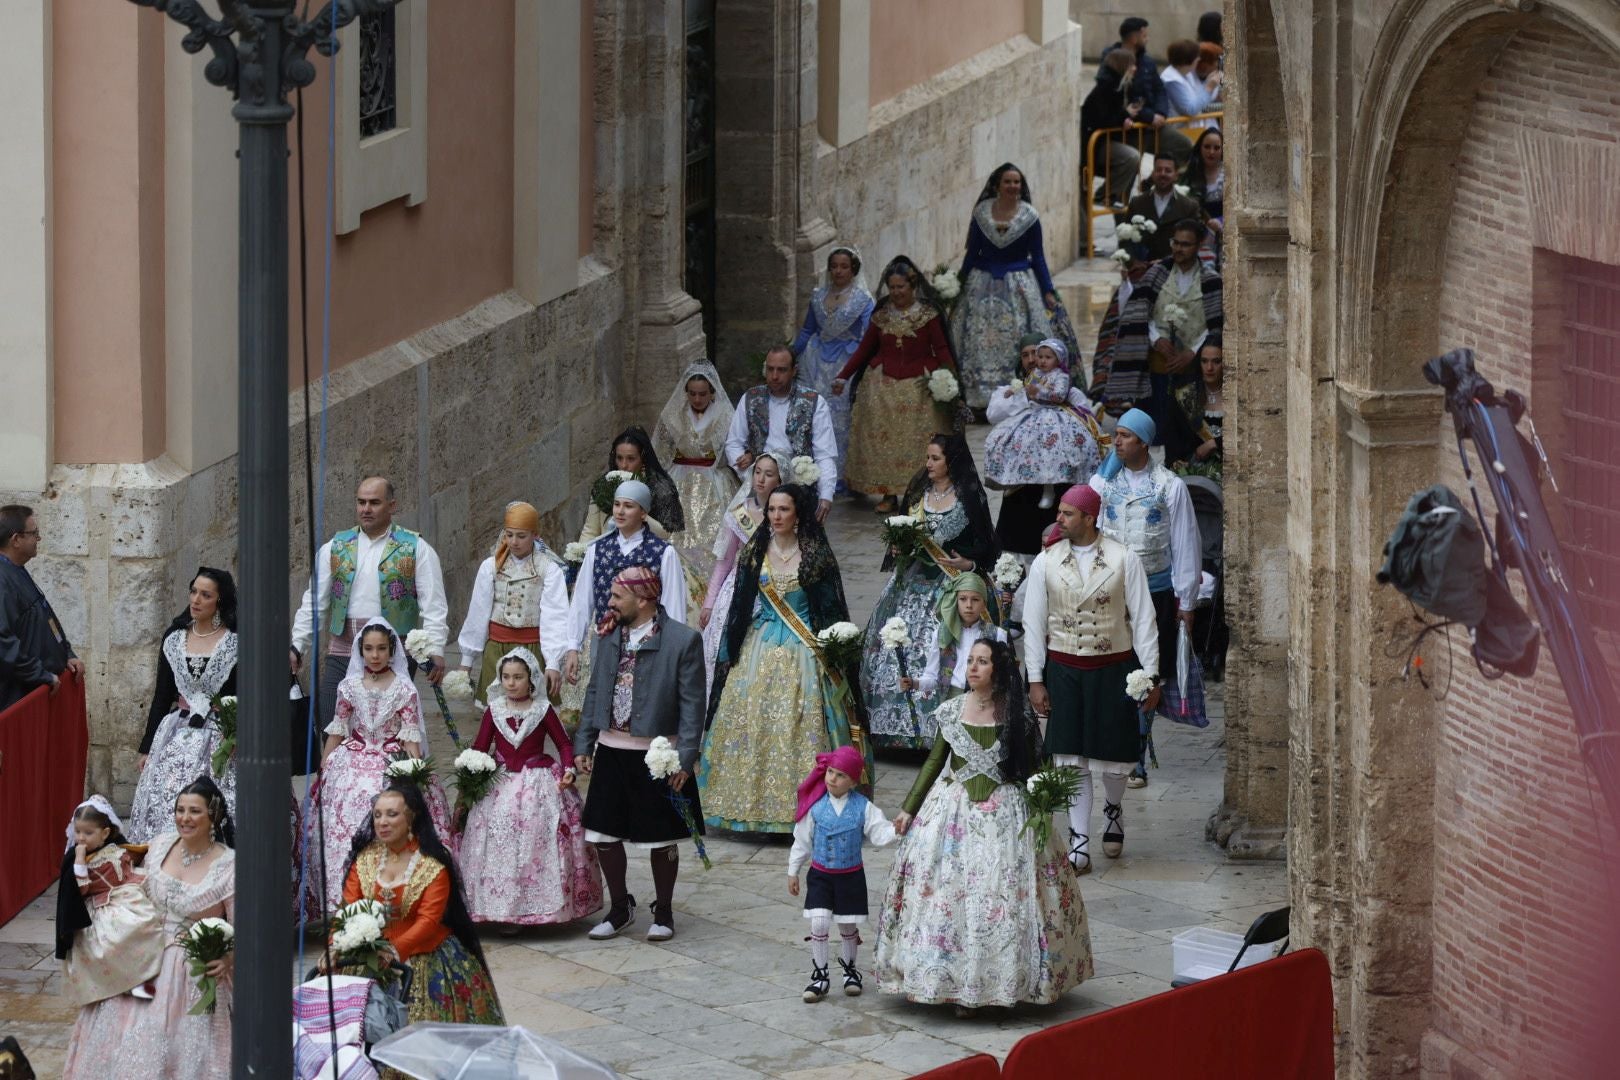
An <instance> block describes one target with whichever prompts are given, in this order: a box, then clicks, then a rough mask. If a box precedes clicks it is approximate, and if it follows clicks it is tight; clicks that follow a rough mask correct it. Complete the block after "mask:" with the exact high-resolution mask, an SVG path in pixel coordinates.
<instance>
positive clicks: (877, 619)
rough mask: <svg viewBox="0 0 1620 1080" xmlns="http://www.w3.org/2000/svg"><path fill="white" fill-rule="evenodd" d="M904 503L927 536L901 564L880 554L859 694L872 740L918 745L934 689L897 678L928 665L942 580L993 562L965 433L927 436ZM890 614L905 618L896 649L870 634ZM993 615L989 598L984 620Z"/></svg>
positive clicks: (984, 503)
mask: <svg viewBox="0 0 1620 1080" xmlns="http://www.w3.org/2000/svg"><path fill="white" fill-rule="evenodd" d="M904 509H905V510H906V512H907V513H909V514H910V516H912V517H914V518H916V519H917V520H918V521H921V522H923V523H924V524H925V525H926V526H927V529H928V534H929V537H930V539H929V540H928V541H927V543H926V544H924V550H923V551H922V552H921V553H919V554H918V556H917V557H916V558H915V559H911V560H909V561H907V562H905V563H904V564H903V565H897V564H896V560H895V558H894V555H893V554H892V553H891V554H890V555H889V556H888V557H887V558H886V559H885V560H884V563H883V568H884V569H885V570H887V569H890V568H891V567H892V568H893V570H894V573H893V574H892V575H891V576H890V578H889V583H888V584H887V585H885V586H884V587H883V594H882V595H881V596H879V597H878V602H877V606H876V607H875V608H873V609H872V617H871V619H870V620H869V621H868V622H867V624H866V646H865V650H866V651H865V655H864V656H863V657H862V658H861V695H862V697H863V698H864V700H865V701H866V708H867V717H868V719H867V723H868V726H869V727H870V729H871V735H872V742H873V744H874V745H876V746H883V747H905V748H910V749H926V748H927V747H928V746H930V745H931V744H932V743H933V741H934V725H933V719H932V713H933V708H934V705H935V704H936V703H937V702H936V695H935V694H921V693H918V692H915V691H913V692H907V691H905V690H903V689H901V686H900V680H901V678H902V677H905V678H910V679H917V678H918V677H919V676H921V675H922V673H923V670H924V669H925V668H926V667H927V666H928V651H929V648H930V646H931V644H932V642H933V639H934V632H935V630H936V629H937V628H938V626H939V598H940V594H941V593H942V592H943V591H944V589H945V584H946V582H947V581H948V580H949V579H951V578H953V577H955V576H956V575H958V574H961V573H965V572H968V571H974V572H977V573H978V574H980V575H981V576H982V575H984V574H988V573H989V572H990V571H991V569H992V568H993V567H994V566H995V564H996V554H997V552H996V546H995V540H994V536H993V530H992V528H991V524H990V502H989V500H988V499H986V498H985V494H984V486H983V485H982V484H981V483H980V482H979V473H978V470H977V469H976V468H974V465H973V453H972V451H970V450H969V449H968V445H967V440H966V439H965V438H963V437H962V436H960V435H935V436H934V437H933V438H931V439H929V440H928V442H927V444H926V453H925V456H924V459H923V467H922V468H921V469H919V470H918V471H917V475H916V476H915V477H914V478H913V479H912V481H911V484H910V486H909V487H908V488H907V489H906V497H905V502H904ZM895 617H899V618H900V619H903V620H904V621H905V624H906V630H907V632H908V634H909V635H910V639H911V643H910V644H909V645H906V646H903V647H902V649H901V650H899V651H898V652H897V651H896V650H894V649H891V648H889V647H888V646H886V645H885V644H884V643H883V639H882V635H880V634H879V632H878V631H879V630H880V629H881V628H882V626H883V624H884V623H886V622H888V621H889V620H890V619H892V618H895ZM1000 617H1001V616H1000V612H999V610H998V609H997V608H996V607H995V606H994V600H993V599H992V600H991V609H990V620H991V621H992V622H995V621H997V620H999V619H1000ZM902 653H903V654H904V660H903V664H904V671H903V672H902V670H901V667H902V658H901V654H902Z"/></svg>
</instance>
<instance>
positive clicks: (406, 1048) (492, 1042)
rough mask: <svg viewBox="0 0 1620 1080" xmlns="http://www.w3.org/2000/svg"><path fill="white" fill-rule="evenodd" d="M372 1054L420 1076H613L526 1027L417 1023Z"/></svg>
mask: <svg viewBox="0 0 1620 1080" xmlns="http://www.w3.org/2000/svg"><path fill="white" fill-rule="evenodd" d="M371 1060H372V1061H374V1062H376V1063H377V1064H379V1065H387V1066H390V1067H391V1068H395V1069H398V1070H399V1071H400V1072H402V1073H405V1074H406V1075H407V1076H414V1077H417V1078H418V1080H613V1078H615V1077H617V1076H618V1075H619V1074H618V1073H616V1072H614V1071H613V1070H612V1069H610V1068H608V1067H607V1066H606V1065H603V1064H602V1063H601V1062H600V1061H597V1060H595V1059H593V1058H588V1057H586V1056H585V1055H584V1054H580V1053H576V1052H575V1051H573V1050H570V1049H568V1047H566V1046H564V1045H562V1044H561V1043H559V1042H554V1041H552V1040H551V1039H548V1038H546V1037H545V1036H543V1035H536V1034H534V1033H533V1032H530V1031H527V1030H525V1029H523V1028H520V1027H491V1026H489V1025H487V1024H412V1025H411V1026H410V1027H407V1028H402V1029H401V1030H399V1031H396V1032H394V1034H392V1035H390V1036H388V1038H386V1039H384V1040H382V1042H379V1043H378V1044H377V1045H375V1046H373V1047H372V1048H371Z"/></svg>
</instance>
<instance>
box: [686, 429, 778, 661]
mask: <svg viewBox="0 0 1620 1080" xmlns="http://www.w3.org/2000/svg"><path fill="white" fill-rule="evenodd" d="M784 465H785V463H784V462H781V461H778V460H776V458H775V456H774V455H772V454H770V453H768V452H766V453H761V454H760V455H759V457H757V458H755V459H754V464H753V467H752V468H751V469H750V470H749V474H748V477H749V479H748V485H747V486H746V487H744V488H742V489H741V490H739V491H738V492H737V494H736V496H735V497H734V498H733V499H732V500H731V505H730V506H729V507H727V508H726V516H725V519H724V520H723V521H722V522H721V526H720V535H719V536H718V537H716V538H715V541H714V554H715V564H714V573H712V574H710V575H709V588H708V591H707V592H706V593H705V594H704V596H703V608H702V610H701V611H699V612H698V628H699V629H700V630H702V631H703V664H704V666H705V667H706V668H707V669H708V687H709V689H710V691H712V690H713V689H714V664H715V660H716V659H717V658H718V657H719V655H720V644H721V642H723V641H725V639H726V616H727V615H729V614H730V613H731V597H732V595H733V593H735V591H736V585H737V554H738V553H739V552H740V551H742V549H743V545H744V544H746V543H748V540H749V538H750V537H751V536H753V535H754V532H755V531H756V530H757V529H758V528H759V527H760V525H761V524H763V523H764V521H765V501H766V500H767V499H769V498H770V496H771V492H773V491H775V490H776V489H777V488H778V487H780V486H781V484H782V473H783V472H784V468H783V466H784Z"/></svg>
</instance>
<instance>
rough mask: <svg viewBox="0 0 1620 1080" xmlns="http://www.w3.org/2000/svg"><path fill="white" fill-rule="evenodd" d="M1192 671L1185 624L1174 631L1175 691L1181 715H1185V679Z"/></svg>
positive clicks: (1188, 638) (1190, 638)
mask: <svg viewBox="0 0 1620 1080" xmlns="http://www.w3.org/2000/svg"><path fill="white" fill-rule="evenodd" d="M1191 672H1192V635H1191V634H1189V633H1188V632H1187V624H1186V623H1181V624H1180V626H1179V627H1178V629H1177V631H1176V691H1177V693H1178V694H1179V696H1180V698H1181V715H1182V716H1186V715H1187V679H1188V677H1189V676H1190V674H1191Z"/></svg>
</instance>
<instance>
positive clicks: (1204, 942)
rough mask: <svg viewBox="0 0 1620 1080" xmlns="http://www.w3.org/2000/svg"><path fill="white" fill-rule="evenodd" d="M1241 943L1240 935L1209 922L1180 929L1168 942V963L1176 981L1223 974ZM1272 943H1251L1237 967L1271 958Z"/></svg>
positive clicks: (1194, 980)
mask: <svg viewBox="0 0 1620 1080" xmlns="http://www.w3.org/2000/svg"><path fill="white" fill-rule="evenodd" d="M1242 947H1243V935H1242V934H1233V933H1230V932H1228V931H1226V930H1216V929H1214V928H1213V927H1209V926H1195V927H1193V928H1192V929H1191V930H1183V931H1182V932H1181V933H1179V934H1177V935H1176V936H1175V937H1174V938H1173V939H1172V940H1171V942H1170V966H1171V968H1172V969H1173V970H1174V978H1175V980H1176V981H1177V982H1199V981H1201V980H1203V979H1209V978H1213V977H1214V976H1216V975H1225V974H1226V969H1227V968H1229V967H1231V966H1232V958H1233V957H1234V956H1236V955H1237V953H1238V950H1239V949H1241V948H1242ZM1275 949H1276V945H1275V944H1268V945H1251V946H1249V951H1248V952H1246V953H1244V954H1243V960H1242V962H1241V963H1240V964H1238V967H1240V968H1246V967H1249V966H1250V965H1253V964H1258V963H1260V962H1261V961H1262V960H1270V959H1271V954H1272V952H1273V951H1274V950H1275Z"/></svg>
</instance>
